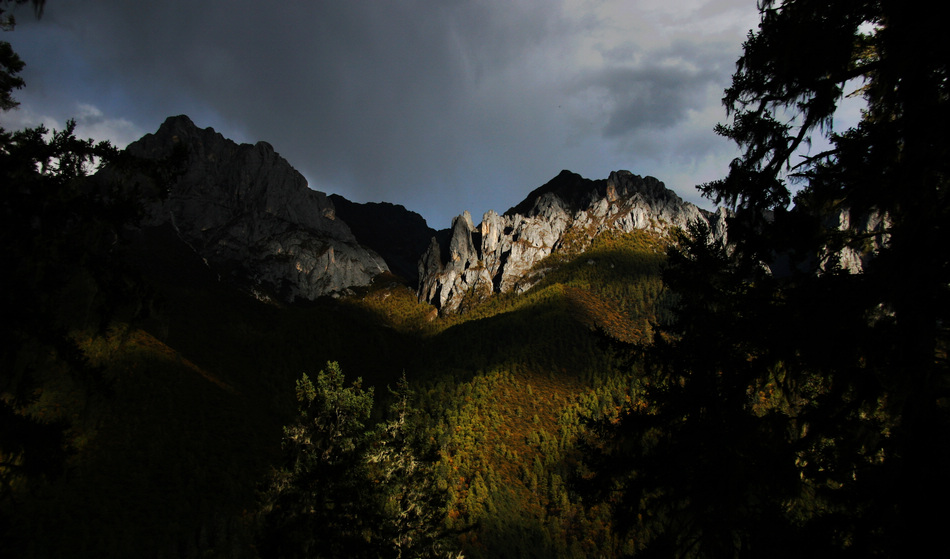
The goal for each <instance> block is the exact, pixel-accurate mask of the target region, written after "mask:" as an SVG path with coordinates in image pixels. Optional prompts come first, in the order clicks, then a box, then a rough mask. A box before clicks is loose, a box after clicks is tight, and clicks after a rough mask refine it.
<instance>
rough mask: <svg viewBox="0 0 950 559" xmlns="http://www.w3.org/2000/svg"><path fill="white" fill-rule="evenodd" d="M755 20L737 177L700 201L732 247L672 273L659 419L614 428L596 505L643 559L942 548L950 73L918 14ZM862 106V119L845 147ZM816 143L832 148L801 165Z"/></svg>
mask: <svg viewBox="0 0 950 559" xmlns="http://www.w3.org/2000/svg"><path fill="white" fill-rule="evenodd" d="M759 7H760V13H761V22H760V25H759V29H758V31H757V32H755V33H750V35H749V37H748V40H747V41H746V42H745V44H744V53H743V55H742V57H741V58H740V59H739V61H738V64H737V71H736V73H735V75H734V76H733V83H732V86H731V87H730V88H728V89H727V90H726V95H725V98H724V103H725V105H726V107H727V111H728V114H729V115H730V116H731V117H732V120H731V122H730V123H729V124H726V125H720V126H718V127H717V132H718V133H720V134H722V135H724V136H726V137H728V138H731V139H733V140H734V141H735V142H736V143H737V144H738V145H739V146H740V148H741V149H742V156H741V157H739V158H737V159H736V160H735V161H733V162H732V164H731V166H730V171H729V174H728V176H727V177H725V178H724V179H722V180H719V181H714V182H711V183H708V184H705V185H703V186H702V189H703V190H704V192H705V194H706V195H707V196H709V197H711V198H713V199H714V200H715V201H716V202H717V203H725V204H727V205H728V206H729V207H730V209H732V210H733V217H732V218H731V219H730V221H729V240H730V246H728V247H725V246H716V245H714V244H711V243H710V242H708V241H707V240H706V238H707V237H706V235H705V233H704V232H703V231H701V230H697V231H693V235H691V236H689V237H687V238H684V239H683V240H682V242H681V243H680V245H679V246H678V248H675V249H674V250H673V251H672V252H671V254H670V267H669V269H668V270H667V272H666V273H665V276H664V279H665V281H666V283H667V285H668V287H669V288H670V289H671V290H672V291H673V292H675V293H676V294H677V296H678V304H677V309H676V310H677V318H676V320H675V321H674V323H673V324H672V325H671V326H670V327H668V328H666V329H665V330H664V331H663V332H661V333H660V334H659V335H658V336H657V339H656V343H655V345H654V347H653V348H652V349H651V350H650V351H649V352H648V353H647V363H648V365H649V366H650V367H651V368H652V375H651V376H650V378H649V382H650V387H649V389H648V390H647V392H646V394H645V400H646V402H647V404H648V405H647V406H646V407H641V408H634V409H632V410H631V411H630V413H629V414H628V415H627V416H626V417H625V418H624V419H623V420H622V421H621V422H620V423H619V425H616V426H614V425H601V426H600V427H599V429H600V432H601V434H602V436H603V438H604V440H602V441H600V442H597V443H594V444H595V446H597V445H600V446H599V448H600V452H601V454H602V456H603V459H602V460H601V462H602V472H601V475H600V476H599V477H600V482H601V489H602V491H605V492H606V491H618V493H616V494H615V495H616V497H615V498H616V503H617V507H616V510H617V512H618V513H619V515H620V517H621V519H622V520H623V519H625V520H626V521H627V525H628V526H629V527H630V528H631V529H632V530H633V531H632V532H631V533H632V534H633V535H634V538H635V539H636V540H637V543H638V545H639V546H640V547H641V548H642V550H644V551H654V552H659V553H661V554H674V555H683V556H715V557H719V556H730V555H763V554H768V555H773V556H774V555H782V554H800V553H803V552H810V553H820V552H823V553H828V552H834V553H838V554H844V553H850V554H854V555H861V556H864V555H872V554H884V555H897V554H901V553H908V552H909V551H910V550H912V549H915V548H916V547H917V546H920V547H921V548H922V549H925V548H926V546H927V545H928V544H932V543H935V542H934V540H935V539H936V538H937V537H938V535H939V526H940V525H941V524H942V523H944V522H945V520H946V515H945V514H939V513H938V514H934V513H932V512H931V511H934V510H939V507H940V504H939V503H941V502H942V500H943V499H944V498H945V497H946V496H947V494H948V491H947V490H948V483H947V480H946V476H945V475H944V474H943V473H942V472H945V471H946V468H947V466H948V465H950V456H948V449H950V444H948V443H950V421H948V408H947V388H948V374H947V362H946V347H947V344H946V342H947V330H946V324H947V322H946V319H947V310H948V308H950V306H948V300H947V295H948V289H947V286H948V283H950V276H948V272H950V266H948V262H950V258H948V251H947V247H946V243H936V244H935V243H934V242H933V241H934V239H942V238H946V237H947V234H946V228H947V224H948V223H950V211H948V210H950V207H948V200H947V176H948V173H947V171H948V169H947V165H948V162H950V158H948V155H950V154H948V152H947V150H948V141H947V140H946V137H945V135H944V134H943V133H942V132H941V131H942V130H944V129H945V127H946V125H947V124H948V123H950V118H948V117H950V115H948V83H947V75H948V68H947V64H948V62H950V52H948V46H947V45H946V44H945V42H943V41H941V40H940V36H941V30H940V28H939V25H938V24H937V23H936V22H935V21H933V18H932V17H931V15H930V14H928V13H927V12H926V11H924V10H921V9H920V7H919V6H911V5H909V4H902V3H898V2H887V1H885V2H877V1H864V2H862V1H855V2H835V1H830V0H787V1H785V2H777V1H770V0H765V1H762V2H760V5H759ZM854 84H857V85H854ZM849 86H853V87H858V90H857V91H856V92H855V94H858V95H861V96H862V97H863V99H864V100H865V101H866V103H867V108H866V110H865V112H864V113H863V118H862V120H861V122H860V124H859V125H858V126H856V127H854V128H852V129H850V130H847V131H846V132H844V133H840V134H838V133H835V132H833V129H832V127H831V125H832V123H833V119H834V117H835V111H836V109H837V107H838V106H839V104H840V102H841V100H842V98H843V97H844V95H845V94H846V93H848V91H847V89H846V88H848V87H849ZM814 134H822V135H824V136H825V138H826V139H827V140H828V142H829V143H830V146H831V148H830V149H829V150H827V151H824V152H822V153H819V154H817V155H812V156H808V157H800V156H799V155H797V154H799V153H801V148H802V147H803V146H805V145H807V144H808V143H809V142H810V140H811V137H812V136H813V135H814ZM793 185H794V186H798V187H799V191H798V192H797V194H795V195H794V196H793V191H792V186H793ZM604 494H610V493H604Z"/></svg>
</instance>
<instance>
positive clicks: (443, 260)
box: [419, 171, 725, 312]
mask: <svg viewBox="0 0 950 559" xmlns="http://www.w3.org/2000/svg"><path fill="white" fill-rule="evenodd" d="M724 218H725V214H724V213H723V211H722V210H721V211H720V212H718V213H710V212H707V211H704V210H702V209H700V208H699V207H697V206H695V205H693V204H690V203H688V202H684V201H683V200H682V199H680V197H679V196H677V195H676V194H675V193H674V192H673V191H671V190H669V189H667V188H666V187H665V186H664V185H663V183H662V182H660V181H658V180H657V179H655V178H653V177H640V176H637V175H634V174H632V173H630V172H629V171H617V172H613V173H611V174H610V176H609V177H608V178H607V179H606V180H594V181H592V180H588V179H584V178H582V177H581V176H579V175H576V174H574V173H571V172H569V171H563V172H561V174H560V175H558V176H557V177H555V178H554V179H553V180H551V181H550V182H548V183H547V184H546V185H544V186H542V187H540V188H538V189H537V190H535V191H534V192H532V193H531V194H529V195H528V197H527V198H526V199H525V200H524V201H523V202H521V203H520V204H518V205H517V206H515V207H513V208H511V209H510V210H508V211H507V212H505V214H504V215H498V214H497V213H495V212H494V211H489V212H488V213H486V214H485V215H484V216H483V218H482V222H481V224H479V225H478V226H477V227H476V226H475V225H474V224H473V222H472V218H471V215H469V213H468V212H465V213H464V214H462V215H461V216H459V217H456V218H455V219H454V220H453V222H452V229H451V234H450V235H449V238H448V240H447V241H443V242H441V243H440V242H439V241H438V239H437V238H433V239H432V241H431V243H430V245H429V248H428V250H427V251H426V253H425V254H424V255H423V257H422V259H421V260H420V262H419V298H420V300H424V301H427V302H429V303H431V304H433V305H435V306H436V307H438V308H439V309H440V311H441V312H451V311H455V310H457V309H458V308H459V306H460V305H461V304H462V302H463V301H464V300H465V299H466V297H474V298H482V297H484V296H486V295H489V294H491V293H503V292H507V291H512V290H514V291H524V290H526V289H528V288H529V287H530V286H531V285H533V284H534V283H535V282H536V281H537V280H538V279H540V277H541V274H543V271H540V272H539V271H537V270H535V269H534V268H535V265H536V264H537V263H538V262H540V261H541V260H542V259H543V258H545V257H546V256H548V255H550V254H551V253H552V252H554V251H557V250H562V249H571V250H576V251H583V250H585V249H586V248H587V247H588V246H589V244H590V241H591V239H593V238H594V237H595V236H596V235H597V234H598V233H601V232H603V231H607V230H615V231H621V232H631V231H634V230H636V229H642V230H647V231H653V232H656V233H661V234H664V233H666V232H667V231H669V230H670V229H671V228H673V227H681V228H686V227H687V226H688V225H689V224H690V223H691V222H695V221H701V222H705V223H706V224H708V225H709V229H710V232H711V234H712V235H713V236H715V237H717V238H720V239H723V240H724V239H725V219H724Z"/></svg>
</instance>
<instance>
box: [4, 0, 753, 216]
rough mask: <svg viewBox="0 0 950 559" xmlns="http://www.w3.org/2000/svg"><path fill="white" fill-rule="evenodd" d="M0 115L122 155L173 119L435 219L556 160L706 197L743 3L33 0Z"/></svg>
mask: <svg viewBox="0 0 950 559" xmlns="http://www.w3.org/2000/svg"><path fill="white" fill-rule="evenodd" d="M16 19H17V26H16V28H15V29H14V30H13V31H9V32H3V33H2V34H0V40H4V41H8V42H10V43H11V44H12V45H13V48H14V50H15V51H16V52H17V53H18V54H19V55H20V57H21V58H22V59H23V61H24V62H25V63H26V65H27V66H26V68H25V69H24V71H23V72H22V73H21V76H22V77H23V79H24V80H25V81H26V87H25V88H23V89H21V90H19V91H17V92H15V94H14V95H15V97H16V99H17V100H18V101H20V107H19V108H18V109H16V110H14V111H10V112H7V113H4V114H2V115H0V126H3V127H4V128H7V129H8V130H10V129H19V128H23V127H25V126H35V125H37V124H40V123H45V124H46V126H47V127H48V128H55V129H62V128H63V127H64V125H65V122H66V120H67V119H69V118H73V119H75V120H76V121H77V123H78V127H77V132H78V135H80V136H82V137H91V138H94V139H97V140H110V141H112V142H113V143H114V144H116V145H118V146H119V147H124V146H125V145H127V144H128V143H129V142H131V141H134V140H136V139H138V138H140V137H141V136H143V135H144V134H147V133H151V132H154V131H156V130H157V129H158V127H159V126H160V125H161V123H162V122H163V121H164V120H165V118H166V117H168V116H173V115H179V114H186V115H188V116H189V117H191V119H192V120H193V121H194V122H195V123H196V124H197V125H198V126H200V127H203V128H204V127H212V128H214V129H215V130H217V131H218V132H220V133H222V134H223V135H224V136H225V137H228V138H230V139H232V140H234V141H237V142H247V143H254V142H257V141H260V140H263V141H266V142H268V143H270V144H271V145H273V146H274V149H275V150H276V151H277V152H278V153H280V154H281V155H282V156H283V157H285V158H286V159H287V160H288V161H289V162H290V163H291V165H293V166H294V167H295V168H296V169H297V170H298V171H300V172H301V173H302V174H303V175H304V177H306V178H307V180H308V182H309V184H310V187H311V188H313V189H316V190H320V191H323V192H326V193H328V194H331V193H336V194H340V195H342V196H344V197H346V198H348V199H350V200H352V201H355V202H380V201H385V202H391V203H395V204H401V205H403V206H405V207H406V208H408V209H410V210H412V211H415V212H418V213H420V214H421V215H422V216H423V217H424V218H426V220H427V221H428V223H429V225H430V226H431V227H434V228H436V229H441V228H446V227H449V226H450V224H451V219H452V217H453V216H455V215H458V214H460V213H462V211H464V210H468V211H470V212H471V213H472V215H473V217H475V221H476V222H477V221H479V217H480V216H481V215H482V214H483V213H484V212H486V211H488V210H490V209H493V210H495V211H497V212H498V213H502V212H504V211H505V210H507V209H508V208H510V207H512V206H514V205H516V204H517V203H518V202H520V201H521V200H522V199H524V198H525V196H526V195H527V194H528V193H529V192H530V191H531V190H533V189H535V188H537V187H538V186H540V185H542V184H544V183H545V182H547V181H548V180H550V179H551V178H553V177H554V176H556V175H557V174H558V173H559V172H560V171H561V170H562V169H569V170H571V171H574V172H576V173H579V174H581V175H583V176H585V177H587V178H591V179H600V178H606V177H607V176H608V175H609V174H610V172H611V171H615V170H620V169H626V170H629V171H631V172H633V173H635V174H638V175H652V176H655V177H657V178H658V179H660V180H661V181H663V182H665V183H666V185H667V186H668V187H670V188H672V189H673V190H675V191H676V192H677V193H678V194H679V195H680V196H681V197H683V198H684V199H687V200H689V201H692V202H694V203H700V205H702V206H704V207H707V208H708V207H711V203H710V202H708V201H704V200H703V199H702V198H701V197H700V195H699V194H698V192H697V191H696V189H695V185H697V184H701V183H703V182H707V181H710V180H714V179H717V178H721V177H723V176H724V175H725V173H726V170H727V166H728V163H729V161H730V160H732V159H733V158H734V157H736V156H737V154H738V152H737V150H736V148H735V146H734V145H733V144H732V143H731V142H730V141H728V140H726V139H724V138H721V137H718V136H716V135H715V134H714V133H713V127H714V126H715V125H716V123H717V122H725V121H726V114H725V109H724V108H723V106H722V102H721V99H722V96H723V90H724V89H725V88H726V87H727V86H728V85H729V84H730V82H731V76H732V73H733V72H734V71H735V62H736V60H737V59H738V57H739V55H740V54H741V45H742V41H743V40H744V39H745V37H746V35H747V33H748V32H749V30H750V29H754V28H755V27H756V26H757V23H758V13H757V10H756V6H755V0H627V1H622V0H441V1H436V0H375V1H362V0H285V1H283V2H279V3H278V2H261V1H259V0H258V1H255V2H250V1H245V0H187V1H185V0H162V1H156V2H143V1H141V0H108V1H106V0H47V3H46V8H45V12H44V14H43V16H42V18H41V19H36V18H35V17H34V16H33V14H32V11H31V9H30V8H29V6H24V7H22V8H21V9H18V10H17V12H16Z"/></svg>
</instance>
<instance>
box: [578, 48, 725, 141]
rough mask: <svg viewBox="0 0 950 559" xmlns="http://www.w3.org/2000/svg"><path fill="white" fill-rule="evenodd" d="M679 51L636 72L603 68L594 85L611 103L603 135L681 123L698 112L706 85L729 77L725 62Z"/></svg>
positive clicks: (660, 55)
mask: <svg viewBox="0 0 950 559" xmlns="http://www.w3.org/2000/svg"><path fill="white" fill-rule="evenodd" d="M677 47H678V48H676V49H673V50H671V51H670V52H658V53H654V55H653V56H651V57H650V60H649V61H647V62H645V63H643V64H641V65H640V66H637V67H632V68H630V67H613V68H607V69H605V70H604V71H603V72H602V75H601V76H600V77H599V79H594V80H592V84H593V85H594V86H595V87H603V88H605V89H606V90H607V91H608V92H609V93H608V94H609V97H610V99H611V100H612V101H613V103H614V108H613V111H612V112H611V113H610V115H609V117H608V121H607V123H606V126H605V128H604V133H605V135H607V136H608V137H614V136H624V135H627V134H629V133H631V132H635V131H641V130H644V129H649V130H659V129H665V128H669V127H671V126H673V125H675V124H677V123H680V122H682V121H683V120H685V119H686V118H688V116H689V113H690V111H691V110H698V109H700V108H702V105H703V104H704V103H705V101H706V98H705V93H706V91H707V88H708V87H709V86H710V85H712V86H714V87H715V86H716V85H718V84H721V83H723V82H724V81H725V79H727V78H728V72H724V71H723V64H722V62H724V61H723V60H716V59H715V58H714V57H711V56H709V55H708V54H706V55H704V54H703V52H702V51H701V49H702V47H700V46H699V45H691V44H683V45H678V46H677ZM706 48H708V47H706ZM727 62H729V63H731V62H732V61H731V60H728V61H727ZM717 91H718V88H717Z"/></svg>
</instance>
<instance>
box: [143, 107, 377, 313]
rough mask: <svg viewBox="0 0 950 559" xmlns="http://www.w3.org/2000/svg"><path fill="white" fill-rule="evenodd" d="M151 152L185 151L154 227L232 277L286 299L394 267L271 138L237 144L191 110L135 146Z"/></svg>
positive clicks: (311, 295) (154, 213) (152, 155)
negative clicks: (163, 227) (201, 124)
mask: <svg viewBox="0 0 950 559" xmlns="http://www.w3.org/2000/svg"><path fill="white" fill-rule="evenodd" d="M128 151H129V153H131V154H133V155H136V156H139V157H144V158H147V159H153V160H162V159H165V158H169V157H171V156H178V157H179V158H181V159H182V161H181V162H180V163H181V165H182V173H181V174H180V175H179V176H178V177H177V178H176V179H175V180H173V181H172V183H171V184H169V185H167V192H168V194H167V197H166V198H165V199H164V200H163V201H162V202H161V203H159V204H157V205H155V206H154V207H152V208H151V210H150V222H151V224H153V225H159V224H162V223H171V224H172V225H173V226H174V227H175V229H176V231H177V232H178V235H179V237H180V238H181V239H182V240H183V241H184V242H186V243H187V244H188V245H189V246H191V247H192V249H194V250H195V252H197V253H198V254H199V255H201V257H202V258H204V259H205V261H206V262H207V263H208V265H209V266H210V267H211V268H212V269H214V270H215V271H217V272H218V274H219V275H220V276H222V277H224V278H226V279H228V280H231V281H234V282H237V283H239V284H243V285H245V286H246V287H249V288H252V289H254V290H260V289H263V290H265V291H269V292H271V293H273V294H276V295H277V296H279V297H280V298H282V299H285V300H293V299H296V298H303V299H315V298H317V297H319V296H322V295H328V294H332V293H335V292H339V291H342V290H344V289H346V288H348V287H351V286H359V285H366V284H368V283H369V282H370V281H371V280H372V278H373V277H375V276H376V275H377V274H380V273H382V272H385V271H388V267H387V265H386V263H385V262H384V261H383V259H382V258H381V257H380V256H379V255H378V254H376V253H375V252H373V251H372V250H369V249H367V248H365V247H363V246H361V245H360V244H359V243H358V242H357V240H356V238H355V237H354V236H353V233H352V232H351V231H350V228H349V227H348V226H347V225H346V223H344V222H343V221H342V220H340V219H337V217H336V211H335V208H334V205H333V203H332V201H331V200H330V199H329V198H328V197H327V196H326V194H324V193H322V192H317V191H314V190H311V189H310V188H309V187H308V186H307V181H306V180H305V179H304V178H303V176H302V175H301V174H300V173H299V172H297V171H296V170H295V169H294V168H293V167H291V166H290V164H289V163H288V162H287V161H286V160H285V159H284V158H283V157H281V156H280V155H278V154H277V153H276V152H275V151H274V149H273V147H272V146H271V145H270V144H268V143H266V142H258V143H256V144H254V145H249V144H240V145H239V144H237V143H235V142H232V141H231V140H228V139H226V138H224V137H223V136H222V135H221V134H219V133H217V132H215V131H214V130H212V129H211V128H205V129H201V128H198V127H197V126H195V124H194V123H193V122H192V121H191V120H190V119H189V118H188V117H186V116H177V117H171V118H169V119H167V120H166V121H165V122H164V123H163V124H162V125H161V127H160V128H159V130H158V131H157V132H156V133H155V134H149V135H146V136H145V137H143V138H142V139H141V140H138V141H137V142H134V143H133V144H131V145H130V146H129V147H128Z"/></svg>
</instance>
